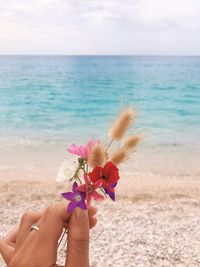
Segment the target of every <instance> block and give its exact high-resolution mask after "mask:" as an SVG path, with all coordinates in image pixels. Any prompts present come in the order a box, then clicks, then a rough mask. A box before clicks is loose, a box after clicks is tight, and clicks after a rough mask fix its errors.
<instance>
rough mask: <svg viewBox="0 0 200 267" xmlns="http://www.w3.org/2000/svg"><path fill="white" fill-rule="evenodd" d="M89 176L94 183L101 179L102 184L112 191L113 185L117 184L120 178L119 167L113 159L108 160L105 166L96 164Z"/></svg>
mask: <svg viewBox="0 0 200 267" xmlns="http://www.w3.org/2000/svg"><path fill="white" fill-rule="evenodd" d="M89 177H90V179H91V181H92V182H93V183H95V182H97V181H99V180H101V181H102V186H103V187H106V188H109V189H110V190H111V191H113V188H112V185H113V184H116V183H117V181H118V180H119V178H120V177H119V170H118V168H117V167H116V166H115V165H114V164H113V163H112V162H111V161H109V162H107V163H106V165H105V166H104V167H103V168H102V167H100V166H96V167H95V168H94V169H93V170H92V172H90V173H89Z"/></svg>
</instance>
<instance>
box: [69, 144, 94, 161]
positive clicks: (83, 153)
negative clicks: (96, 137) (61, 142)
mask: <svg viewBox="0 0 200 267" xmlns="http://www.w3.org/2000/svg"><path fill="white" fill-rule="evenodd" d="M98 143H99V141H93V140H91V141H89V142H88V143H87V145H86V146H77V145H75V144H71V145H70V147H69V148H68V149H67V151H68V152H70V153H72V154H75V155H77V156H79V157H81V158H84V159H88V157H89V155H90V152H91V150H92V147H93V146H94V145H96V144H98Z"/></svg>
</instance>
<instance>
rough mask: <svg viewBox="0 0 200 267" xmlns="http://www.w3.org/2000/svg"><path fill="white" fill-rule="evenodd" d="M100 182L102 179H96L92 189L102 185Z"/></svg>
mask: <svg viewBox="0 0 200 267" xmlns="http://www.w3.org/2000/svg"><path fill="white" fill-rule="evenodd" d="M102 184H103V181H102V179H100V180H98V181H97V182H96V183H95V184H94V189H97V188H99V187H100V186H102Z"/></svg>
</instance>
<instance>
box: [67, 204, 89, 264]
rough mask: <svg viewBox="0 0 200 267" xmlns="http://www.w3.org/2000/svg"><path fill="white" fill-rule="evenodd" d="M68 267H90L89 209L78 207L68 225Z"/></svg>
mask: <svg viewBox="0 0 200 267" xmlns="http://www.w3.org/2000/svg"><path fill="white" fill-rule="evenodd" d="M65 266H66V267H89V217H88V211H85V210H81V209H79V208H76V209H75V210H74V212H73V213H72V215H71V217H70V220H69V225H68V244H67V259H66V264H65Z"/></svg>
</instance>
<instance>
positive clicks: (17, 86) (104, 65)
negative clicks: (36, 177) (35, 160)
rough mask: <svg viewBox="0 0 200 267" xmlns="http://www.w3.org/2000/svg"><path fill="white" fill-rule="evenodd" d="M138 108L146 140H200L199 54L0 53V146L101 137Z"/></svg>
mask: <svg viewBox="0 0 200 267" xmlns="http://www.w3.org/2000/svg"><path fill="white" fill-rule="evenodd" d="M125 105H133V106H135V107H136V108H137V110H138V118H137V122H136V125H135V131H138V132H142V133H144V134H145V142H146V144H147V145H149V146H151V145H155V144H156V145H160V146H185V147H187V146H188V147H191V148H192V147H197V146H199V145H200V57H145V56H144V57H142V56H141V57H135V56H121V57H117V56H105V57H98V56H89V57H87V56H84V57H80V56H77V57H69V56H0V146H1V147H3V146H8V145H18V144H21V145H31V144H34V145H37V144H41V143H43V142H49V143H56V142H63V141H64V140H66V143H67V142H68V141H72V142H76V141H80V140H82V139H87V138H90V137H99V138H101V137H103V138H105V135H106V130H107V128H108V127H109V125H110V122H112V120H113V119H114V118H115V115H116V114H117V112H118V111H119V109H120V108H121V107H123V106H125Z"/></svg>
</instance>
